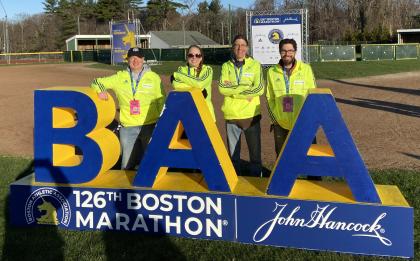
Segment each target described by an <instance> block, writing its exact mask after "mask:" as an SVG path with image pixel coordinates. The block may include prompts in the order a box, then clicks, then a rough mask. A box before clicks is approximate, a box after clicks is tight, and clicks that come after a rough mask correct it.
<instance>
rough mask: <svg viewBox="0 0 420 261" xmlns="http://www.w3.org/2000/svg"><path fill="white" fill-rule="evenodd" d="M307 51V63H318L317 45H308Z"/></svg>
mask: <svg viewBox="0 0 420 261" xmlns="http://www.w3.org/2000/svg"><path fill="white" fill-rule="evenodd" d="M308 51H309V62H310V63H313V62H320V61H321V58H320V56H319V45H308Z"/></svg>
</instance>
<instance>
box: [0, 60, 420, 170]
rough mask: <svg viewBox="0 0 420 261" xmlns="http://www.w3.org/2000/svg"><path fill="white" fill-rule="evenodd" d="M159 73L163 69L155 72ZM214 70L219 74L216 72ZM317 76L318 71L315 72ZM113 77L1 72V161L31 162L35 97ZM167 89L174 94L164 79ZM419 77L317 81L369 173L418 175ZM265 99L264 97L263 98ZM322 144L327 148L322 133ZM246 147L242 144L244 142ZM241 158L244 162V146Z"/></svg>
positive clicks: (77, 67)
mask: <svg viewBox="0 0 420 261" xmlns="http://www.w3.org/2000/svg"><path fill="white" fill-rule="evenodd" d="M156 69H157V70H161V68H156ZM215 70H217V68H215ZM315 72H316V70H315ZM112 73H113V71H110V70H104V69H95V68H91V66H87V65H86V64H46V65H21V66H2V67H1V68H0V79H1V85H0V88H1V96H0V99H1V103H0V106H1V107H0V109H1V114H0V122H1V125H0V136H1V137H2V138H1V140H0V155H14V156H27V157H32V156H33V140H32V129H33V91H34V90H36V89H40V88H47V87H52V86H89V85H90V83H91V81H92V80H93V79H94V78H95V77H99V76H106V75H110V74H112ZM161 77H162V81H163V83H164V86H165V89H166V91H167V92H169V91H170V90H171V89H172V88H171V86H170V83H169V76H168V75H162V76H161ZM419 82H420V72H419V71H414V72H405V73H398V74H386V75H381V76H369V77H363V78H350V79H330V80H323V79H321V80H317V84H318V87H319V88H330V89H331V90H332V93H333V95H334V96H335V98H336V101H337V103H338V106H339V108H340V110H341V112H342V114H343V117H344V119H345V121H346V123H347V126H348V128H349V129H350V132H351V134H352V135H353V139H354V141H355V143H356V146H357V147H358V149H359V151H360V153H361V155H362V158H363V159H364V160H365V163H366V165H367V167H368V168H369V169H390V168H392V169H401V168H402V169H412V170H413V169H414V170H420V135H419V133H420V87H419ZM212 94H213V104H214V108H215V111H216V117H217V126H218V128H219V131H220V133H221V135H222V137H223V140H226V139H225V127H224V120H223V115H222V113H221V111H220V107H221V104H222V102H223V97H222V96H221V95H220V93H219V92H218V90H217V82H216V81H214V82H213V93H212ZM263 97H264V96H263ZM263 97H262V98H261V101H262V104H263V105H262V106H261V107H262V122H261V123H262V124H261V133H262V137H261V138H262V158H263V161H264V163H265V165H266V166H272V164H273V163H274V161H275V153H274V143H273V134H272V133H270V120H269V117H268V114H267V109H266V106H265V104H266V103H265V99H264V98H263ZM319 137H320V140H321V142H325V139H323V137H322V133H320V135H319ZM243 142H245V140H243ZM243 147H244V149H243V150H242V158H243V159H244V160H247V159H248V152H247V150H246V146H243Z"/></svg>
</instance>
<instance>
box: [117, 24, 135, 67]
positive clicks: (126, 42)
mask: <svg viewBox="0 0 420 261" xmlns="http://www.w3.org/2000/svg"><path fill="white" fill-rule="evenodd" d="M111 30H112V61H113V63H114V64H117V63H123V62H125V58H126V56H127V51H128V49H130V48H131V47H135V46H136V34H135V32H136V26H135V24H134V23H119V24H112V29H111Z"/></svg>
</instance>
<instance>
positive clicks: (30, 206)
mask: <svg viewBox="0 0 420 261" xmlns="http://www.w3.org/2000/svg"><path fill="white" fill-rule="evenodd" d="M25 217H26V223H28V224H32V223H36V224H42V225H55V226H57V225H59V224H63V225H64V226H66V227H67V226H68V225H69V223H70V218H71V209H70V204H69V202H68V201H67V199H66V197H65V196H64V195H63V194H62V193H61V192H60V191H58V190H56V189H53V188H39V189H37V190H35V191H34V192H32V193H31V195H30V196H29V197H28V199H27V200H26V204H25Z"/></svg>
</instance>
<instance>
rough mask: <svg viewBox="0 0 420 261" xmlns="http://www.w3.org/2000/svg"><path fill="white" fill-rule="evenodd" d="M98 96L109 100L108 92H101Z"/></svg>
mask: <svg viewBox="0 0 420 261" xmlns="http://www.w3.org/2000/svg"><path fill="white" fill-rule="evenodd" d="M98 98H99V99H101V100H104V101H107V100H108V93H107V92H100V93H98Z"/></svg>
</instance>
